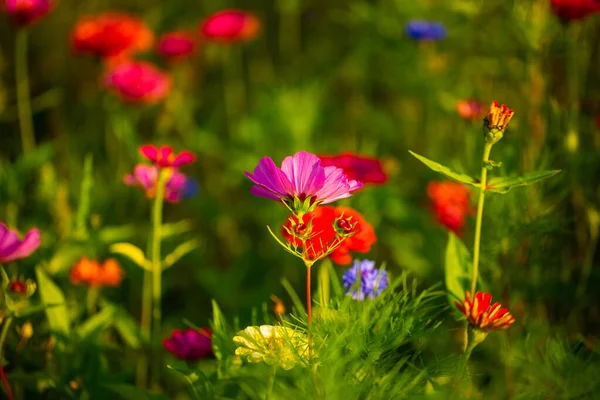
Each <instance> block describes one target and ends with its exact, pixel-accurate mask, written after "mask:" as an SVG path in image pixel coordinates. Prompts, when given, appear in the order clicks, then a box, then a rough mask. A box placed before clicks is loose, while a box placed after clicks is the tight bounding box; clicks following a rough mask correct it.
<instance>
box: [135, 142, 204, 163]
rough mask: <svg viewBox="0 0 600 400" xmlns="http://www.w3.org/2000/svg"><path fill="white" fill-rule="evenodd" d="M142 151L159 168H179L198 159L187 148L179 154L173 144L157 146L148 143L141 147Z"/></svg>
mask: <svg viewBox="0 0 600 400" xmlns="http://www.w3.org/2000/svg"><path fill="white" fill-rule="evenodd" d="M140 153H141V154H142V156H144V158H145V159H147V160H149V161H152V162H153V163H154V165H156V166H157V167H159V168H171V167H172V168H177V167H181V166H183V165H187V164H191V163H193V162H194V161H195V160H196V156H195V155H194V154H193V153H192V152H190V151H187V150H185V151H182V152H181V153H179V154H177V153H175V152H174V151H173V148H172V147H171V146H160V147H156V146H154V145H152V144H147V145H144V146H141V147H140Z"/></svg>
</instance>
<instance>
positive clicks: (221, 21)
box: [200, 9, 260, 43]
mask: <svg viewBox="0 0 600 400" xmlns="http://www.w3.org/2000/svg"><path fill="white" fill-rule="evenodd" d="M259 32H260V20H259V19H258V17H256V16H255V15H254V14H251V13H249V12H246V11H243V10H237V9H230V10H223V11H219V12H218V13H216V14H213V15H211V16H210V17H208V18H207V19H206V20H204V21H203V22H202V25H201V26H200V33H201V34H202V36H204V37H206V38H208V39H210V40H212V41H216V42H228V43H233V42H247V41H250V40H252V39H254V38H256V36H258V33H259Z"/></svg>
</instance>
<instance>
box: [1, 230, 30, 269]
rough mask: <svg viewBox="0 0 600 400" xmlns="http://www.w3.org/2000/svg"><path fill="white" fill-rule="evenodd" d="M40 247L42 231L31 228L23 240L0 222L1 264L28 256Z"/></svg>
mask: <svg viewBox="0 0 600 400" xmlns="http://www.w3.org/2000/svg"><path fill="white" fill-rule="evenodd" d="M38 247H40V231H39V230H38V229H35V228H34V229H31V230H30V231H29V232H27V234H26V235H25V237H24V238H23V240H19V235H18V234H17V232H15V231H11V230H10V229H8V228H7V227H6V225H4V224H3V223H2V222H0V264H2V263H6V262H10V261H14V260H17V259H19V258H25V257H28V256H29V255H30V254H31V253H33V252H34V251H35V250H36V249H37V248H38Z"/></svg>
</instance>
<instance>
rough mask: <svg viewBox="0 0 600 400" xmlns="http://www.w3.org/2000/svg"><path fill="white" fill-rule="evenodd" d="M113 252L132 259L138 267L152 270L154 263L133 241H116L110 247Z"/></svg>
mask: <svg viewBox="0 0 600 400" xmlns="http://www.w3.org/2000/svg"><path fill="white" fill-rule="evenodd" d="M109 250H110V252H111V253H117V254H120V255H122V256H125V257H126V258H128V259H129V260H131V261H132V262H133V263H134V264H135V265H137V266H138V267H140V268H142V269H145V270H148V271H152V263H151V262H150V261H149V260H148V259H147V258H146V256H145V255H144V252H143V251H142V249H140V248H139V247H137V246H135V245H133V244H131V243H115V244H113V245H111V246H110V247H109Z"/></svg>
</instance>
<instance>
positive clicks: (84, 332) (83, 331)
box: [77, 307, 117, 340]
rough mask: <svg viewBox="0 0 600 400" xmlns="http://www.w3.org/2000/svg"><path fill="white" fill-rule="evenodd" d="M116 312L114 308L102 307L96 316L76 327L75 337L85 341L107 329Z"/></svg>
mask: <svg viewBox="0 0 600 400" xmlns="http://www.w3.org/2000/svg"><path fill="white" fill-rule="evenodd" d="M116 311H117V310H116V309H115V308H114V307H104V308H103V309H102V311H100V312H99V313H98V314H96V315H94V316H92V317H90V318H88V319H87V320H86V321H85V322H84V323H82V324H81V325H79V326H78V327H77V335H78V336H79V337H80V338H81V340H86V339H90V338H91V337H93V336H94V335H96V334H97V333H99V332H101V331H103V330H104V329H106V328H108V327H109V326H110V325H111V324H112V322H113V320H114V318H115V314H116Z"/></svg>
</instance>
